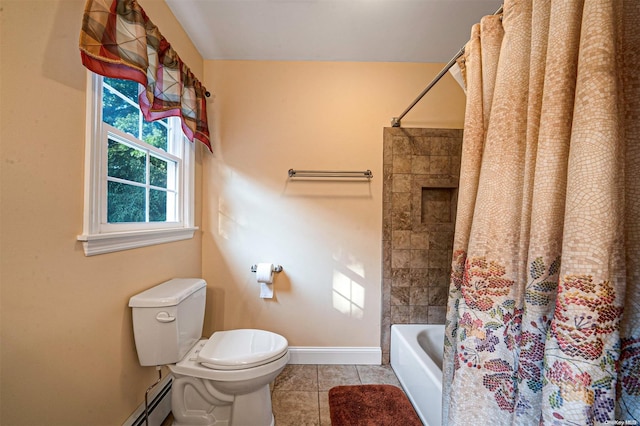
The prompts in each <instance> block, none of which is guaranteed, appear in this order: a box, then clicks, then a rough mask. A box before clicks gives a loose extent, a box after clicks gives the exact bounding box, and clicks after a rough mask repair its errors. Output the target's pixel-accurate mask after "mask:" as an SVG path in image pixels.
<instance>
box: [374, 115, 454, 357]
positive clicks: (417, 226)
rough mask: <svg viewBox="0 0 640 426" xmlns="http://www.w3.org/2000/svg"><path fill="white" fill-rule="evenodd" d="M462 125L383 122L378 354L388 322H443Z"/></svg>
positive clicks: (386, 350)
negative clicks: (390, 125)
mask: <svg viewBox="0 0 640 426" xmlns="http://www.w3.org/2000/svg"><path fill="white" fill-rule="evenodd" d="M461 148H462V130H459V129H416V128H413V129H409V128H398V127H394V128H385V129H384V148H383V156H384V159H383V218H382V223H383V230H382V235H383V236H382V240H383V241H382V243H383V244H382V245H383V268H382V273H383V283H382V342H381V343H382V354H383V361H384V362H385V363H387V362H388V361H389V347H390V333H391V325H392V324H444V321H445V313H446V304H447V295H448V290H449V277H450V271H451V252H452V250H453V233H454V228H455V217H456V204H457V198H458V181H459V174H460V153H461Z"/></svg>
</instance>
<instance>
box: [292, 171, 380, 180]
mask: <svg viewBox="0 0 640 426" xmlns="http://www.w3.org/2000/svg"><path fill="white" fill-rule="evenodd" d="M289 177H290V178H361V179H362V178H364V179H373V173H371V170H364V171H335V170H294V169H289Z"/></svg>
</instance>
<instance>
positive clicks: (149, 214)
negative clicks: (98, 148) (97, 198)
mask: <svg viewBox="0 0 640 426" xmlns="http://www.w3.org/2000/svg"><path fill="white" fill-rule="evenodd" d="M102 87H103V90H102V120H103V122H104V123H105V124H106V125H107V126H106V129H107V134H108V136H107V160H106V161H107V167H106V170H107V176H106V178H107V188H106V194H105V195H106V222H107V223H113V224H118V223H141V222H176V221H179V220H180V219H179V213H178V193H177V174H178V169H179V162H178V159H176V158H174V157H173V156H172V155H171V154H169V153H168V152H169V151H170V148H171V146H172V144H171V125H170V124H171V122H170V119H163V120H159V121H155V122H151V123H149V122H146V121H145V120H144V117H143V115H142V113H141V111H140V109H139V107H138V105H137V101H136V98H137V91H138V84H137V83H135V82H132V81H127V80H118V79H111V78H104V79H103V84H102ZM110 127H113V128H115V130H111V131H109V128H110ZM116 130H117V131H120V132H122V133H125V134H127V135H130V136H132V137H131V138H129V137H126V135H123V134H121V133H119V132H117V131H116ZM154 148H155V149H154ZM165 154H166V155H165Z"/></svg>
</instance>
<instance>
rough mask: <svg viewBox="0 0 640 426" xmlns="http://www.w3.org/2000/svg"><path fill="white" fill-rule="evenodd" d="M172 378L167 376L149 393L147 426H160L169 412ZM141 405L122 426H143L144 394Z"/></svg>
mask: <svg viewBox="0 0 640 426" xmlns="http://www.w3.org/2000/svg"><path fill="white" fill-rule="evenodd" d="M172 383H173V376H172V375H170V374H169V375H168V376H166V377H165V378H164V379H162V381H161V382H160V383H159V384H158V385H157V386H156V387H154V388H153V389H152V390H151V391H150V392H149V397H148V400H149V426H160V425H161V424H162V422H163V421H164V419H166V418H167V416H168V415H169V413H170V412H171V384H172ZM142 399H143V401H142V404H141V405H140V406H138V408H137V409H136V411H134V412H133V414H131V415H130V416H129V418H128V419H127V420H125V422H124V423H123V424H122V426H144V425H145V423H146V422H145V416H144V392H143V393H142Z"/></svg>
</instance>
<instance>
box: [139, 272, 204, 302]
mask: <svg viewBox="0 0 640 426" xmlns="http://www.w3.org/2000/svg"><path fill="white" fill-rule="evenodd" d="M206 285H207V283H206V281H205V280H203V279H202V278H174V279H172V280H169V281H166V282H163V283H162V284H158V285H157V286H155V287H151V288H150V289H148V290H145V291H143V292H142V293H140V294H136V295H135V296H133V297H131V299H129V306H130V307H132V308H159V307H164V306H175V305H177V304H178V303H180V302H182V301H183V300H184V299H186V298H187V297H189V296H190V295H192V294H193V293H195V292H196V291H198V290H200V289H201V288H203V287H206Z"/></svg>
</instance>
